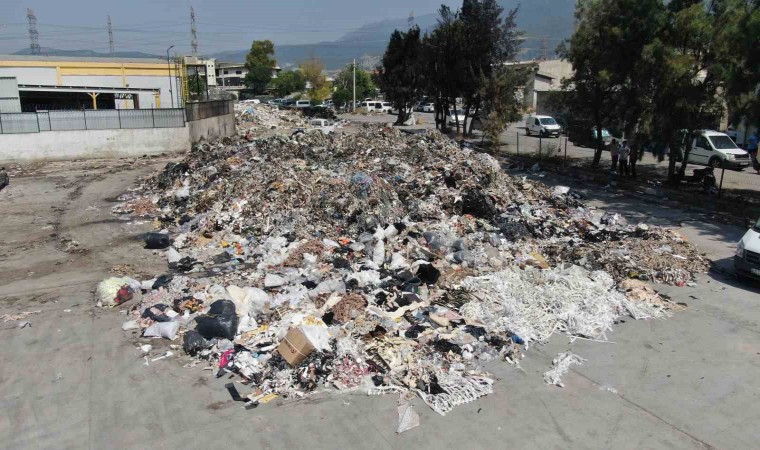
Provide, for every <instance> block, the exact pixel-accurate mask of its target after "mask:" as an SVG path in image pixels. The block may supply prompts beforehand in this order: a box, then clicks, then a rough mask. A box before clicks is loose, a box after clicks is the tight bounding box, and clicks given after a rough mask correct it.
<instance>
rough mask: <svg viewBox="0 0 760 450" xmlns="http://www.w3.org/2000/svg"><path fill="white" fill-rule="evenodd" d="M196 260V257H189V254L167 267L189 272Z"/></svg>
mask: <svg viewBox="0 0 760 450" xmlns="http://www.w3.org/2000/svg"><path fill="white" fill-rule="evenodd" d="M197 262H198V260H197V259H195V258H191V257H190V256H185V257H184V258H182V259H180V260H179V261H177V262H175V263H170V264H169V268H170V269H174V270H177V271H179V272H190V271H191V270H193V266H194V265H195V263H197Z"/></svg>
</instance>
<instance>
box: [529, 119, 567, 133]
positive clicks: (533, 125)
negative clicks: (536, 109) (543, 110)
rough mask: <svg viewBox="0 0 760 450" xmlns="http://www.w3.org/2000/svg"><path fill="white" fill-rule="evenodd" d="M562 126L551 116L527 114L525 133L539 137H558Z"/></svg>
mask: <svg viewBox="0 0 760 450" xmlns="http://www.w3.org/2000/svg"><path fill="white" fill-rule="evenodd" d="M561 132H562V127H560V126H559V124H558V123H557V121H556V120H554V117H551V116H532V115H531V116H528V118H527V119H526V120H525V134H527V135H528V136H530V135H531V134H537V135H539V136H541V137H559V135H560V133H561Z"/></svg>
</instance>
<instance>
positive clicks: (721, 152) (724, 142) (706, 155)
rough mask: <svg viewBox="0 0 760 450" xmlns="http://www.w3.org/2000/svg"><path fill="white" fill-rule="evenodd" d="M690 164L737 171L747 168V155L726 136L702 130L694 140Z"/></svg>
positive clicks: (748, 161)
mask: <svg viewBox="0 0 760 450" xmlns="http://www.w3.org/2000/svg"><path fill="white" fill-rule="evenodd" d="M689 163H690V164H701V165H704V166H710V167H712V168H715V169H719V168H726V169H739V170H742V169H744V168H745V167H747V166H749V165H750V164H751V163H752V161H751V160H750V157H749V153H747V152H745V151H744V150H742V149H740V148H739V147H737V146H736V143H735V142H734V141H733V139H731V138H730V137H729V136H728V135H727V134H725V133H720V132H718V131H711V130H703V131H701V132H699V135H697V137H695V138H694V142H692V146H691V153H689Z"/></svg>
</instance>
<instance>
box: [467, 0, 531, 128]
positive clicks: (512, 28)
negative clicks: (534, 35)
mask: <svg viewBox="0 0 760 450" xmlns="http://www.w3.org/2000/svg"><path fill="white" fill-rule="evenodd" d="M517 12H518V9H513V10H511V11H509V12H507V13H506V14H504V8H502V7H501V6H499V4H498V3H497V2H496V0H464V1H463V3H462V9H461V12H460V14H459V20H460V21H461V22H462V34H461V37H462V38H463V41H462V44H461V48H462V50H463V51H462V53H461V57H462V58H463V59H462V60H461V62H460V65H461V67H462V70H463V73H462V74H461V75H462V78H463V83H462V86H461V96H462V98H463V100H464V108H465V109H464V116H465V124H466V123H467V120H468V118H469V117H470V115H471V114H473V115H477V114H478V111H479V109H480V107H481V104H482V101H483V98H482V96H481V94H482V92H484V88H485V85H486V84H487V83H491V82H496V84H499V82H503V81H504V77H503V75H504V74H503V73H501V74H499V75H498V76H497V78H498V79H497V80H491V75H492V74H493V72H494V70H495V69H496V68H498V67H500V66H501V65H502V64H504V63H505V62H508V61H513V60H515V58H516V57H517V53H518V50H519V48H520V38H521V37H522V34H523V33H522V32H520V31H518V30H517V25H516V22H515V18H516V17H517ZM492 87H493V86H492ZM514 87H515V89H516V88H517V86H514ZM457 127H458V125H457ZM471 133H472V123H471V122H470V127H469V131H468V130H465V134H471Z"/></svg>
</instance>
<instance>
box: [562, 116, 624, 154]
mask: <svg viewBox="0 0 760 450" xmlns="http://www.w3.org/2000/svg"><path fill="white" fill-rule="evenodd" d="M567 138H568V139H569V140H570V142H572V143H573V145H575V146H578V147H588V148H596V127H595V126H590V125H589V124H588V123H587V122H570V126H569V128H568V129H567ZM612 138H613V136H612V134H611V133H610V132H609V130H608V129H606V128H602V142H603V143H604V146H605V149H607V147H608V146H609V144H610V142H611V141H612Z"/></svg>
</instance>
